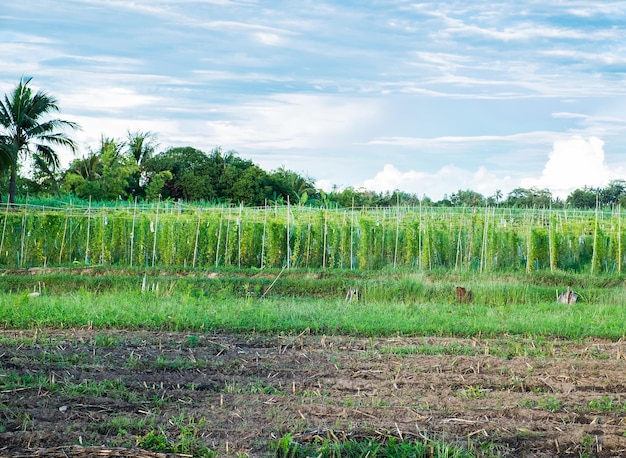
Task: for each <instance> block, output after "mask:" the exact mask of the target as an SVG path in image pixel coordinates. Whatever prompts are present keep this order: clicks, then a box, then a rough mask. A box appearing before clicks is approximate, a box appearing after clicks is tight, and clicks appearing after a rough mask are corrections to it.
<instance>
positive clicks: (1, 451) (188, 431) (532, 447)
mask: <svg viewBox="0 0 626 458" xmlns="http://www.w3.org/2000/svg"><path fill="white" fill-rule="evenodd" d="M625 353H626V344H625V343H624V342H621V341H620V342H607V341H585V342H566V341H560V340H549V341H539V342H537V341H532V340H522V339H520V338H511V339H508V340H506V339H501V340H488V339H478V338H476V339H448V338H355V337H349V336H315V335H299V336H294V335H291V336H279V337H276V336H263V335H224V334H210V335H207V334H197V333H196V334H193V335H188V334H179V333H152V332H130V331H102V330H89V329H87V330H85V329H83V330H76V329H73V330H67V331H54V330H44V331H42V330H38V331H34V330H31V331H11V330H4V331H1V332H0V387H3V389H1V390H0V456H3V457H4V456H12V457H19V456H46V455H47V456H79V454H80V456H87V455H89V456H133V455H132V454H133V453H134V454H135V455H134V456H140V455H138V454H139V453H140V450H141V449H150V448H152V450H153V453H151V454H150V453H148V452H145V454H143V455H141V456H166V455H168V453H166V452H173V451H174V452H178V453H179V454H180V455H183V456H184V455H185V454H186V456H191V455H193V454H194V449H193V447H196V450H197V446H198V444H204V445H206V447H208V448H209V449H211V450H214V451H216V452H218V453H219V455H220V456H224V455H231V456H238V454H239V456H242V455H243V456H245V455H248V456H252V457H257V456H259V457H262V456H272V455H273V452H272V451H271V449H270V445H269V444H270V443H271V442H272V441H276V440H277V439H280V438H281V437H284V436H285V435H286V434H290V435H291V438H292V439H293V440H294V441H297V442H299V443H307V442H311V441H314V440H316V439H329V440H347V439H355V440H366V439H376V440H381V441H384V440H386V439H388V438H391V437H396V438H398V439H402V440H420V441H427V440H444V441H445V442H446V443H450V444H459V445H461V446H465V447H467V446H468V445H469V446H472V447H475V448H480V447H482V449H483V450H486V449H487V448H489V449H490V450H491V451H492V452H496V453H500V454H501V455H502V456H511V457H552V456H601V457H605V456H606V457H608V456H625V455H626V437H625V431H626V378H625V377H624V369H625V366H626V363H625V361H624V354H625ZM18 376H19V377H18ZM16 380H17V381H16ZM33 380H35V382H33ZM155 437H157V438H158V437H161V438H164V437H165V438H167V440H168V441H170V443H171V444H178V445H177V447H178V448H171V449H170V450H164V451H161V452H159V453H156V452H158V449H155V448H154V446H153V447H150V446H148V445H149V444H150V443H151V444H152V445H154V444H155V443H156V442H154V441H153V442H150V440H149V439H155ZM185 440H187V445H185ZM124 450H126V452H124ZM162 450H163V449H162ZM90 453H91V455H90ZM115 453H120V454H119V455H116V454H115ZM274 454H275V452H274Z"/></svg>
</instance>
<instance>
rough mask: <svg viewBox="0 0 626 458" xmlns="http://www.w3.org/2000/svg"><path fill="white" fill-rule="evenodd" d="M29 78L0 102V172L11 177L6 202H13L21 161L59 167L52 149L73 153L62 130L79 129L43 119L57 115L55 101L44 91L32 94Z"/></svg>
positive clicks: (57, 106)
mask: <svg viewBox="0 0 626 458" xmlns="http://www.w3.org/2000/svg"><path fill="white" fill-rule="evenodd" d="M31 79H32V78H27V79H24V78H22V79H21V80H20V82H19V84H18V85H17V87H16V88H15V90H14V91H13V92H12V93H11V94H7V95H5V96H4V101H2V100H0V168H1V170H3V171H5V172H9V173H10V180H9V202H10V203H13V202H14V201H15V182H16V178H17V171H18V167H19V164H20V161H21V160H25V159H27V158H28V157H29V156H32V155H37V156H38V157H39V158H41V160H42V161H43V162H44V163H45V164H46V165H47V166H48V167H49V168H50V170H55V169H56V168H58V166H59V156H58V154H57V152H56V151H55V150H54V149H53V147H55V146H62V147H67V148H70V149H71V150H72V151H76V144H75V143H74V141H73V140H72V139H71V138H70V137H68V136H67V135H66V134H64V133H63V132H62V131H61V129H64V128H71V129H78V125H77V124H76V123H73V122H70V121H64V120H61V119H45V118H46V117H47V115H48V114H50V113H51V112H56V111H59V105H58V103H57V100H56V99H55V98H54V97H51V96H50V95H48V94H46V93H45V92H43V91H38V92H37V93H35V94H33V92H32V91H31V89H30V88H29V87H28V84H29V83H30V81H31Z"/></svg>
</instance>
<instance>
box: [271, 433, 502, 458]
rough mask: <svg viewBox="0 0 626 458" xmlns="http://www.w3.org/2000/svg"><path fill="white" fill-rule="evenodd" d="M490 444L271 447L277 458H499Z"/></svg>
mask: <svg viewBox="0 0 626 458" xmlns="http://www.w3.org/2000/svg"><path fill="white" fill-rule="evenodd" d="M491 448H492V447H491V444H485V447H484V449H481V448H478V447H476V446H472V447H471V449H466V448H462V447H458V446H455V445H453V444H450V443H448V442H446V441H441V440H431V439H427V440H424V441H399V440H397V439H395V438H390V439H389V440H387V441H384V442H381V441H374V440H347V441H339V440H332V439H327V440H321V441H320V440H318V441H316V442H314V443H312V444H299V443H297V442H296V441H294V440H293V438H292V436H291V435H286V436H284V437H282V438H281V439H279V440H277V441H275V442H274V443H273V444H272V449H273V450H274V451H275V452H276V455H275V456H276V457H277V458H305V457H311V456H315V457H319V458H338V457H350V458H366V457H367V458H370V457H372V458H374V457H378V458H409V457H411V458H430V457H438V458H478V457H484V458H487V457H495V456H499V455H498V454H497V453H495V452H493V451H492V450H491Z"/></svg>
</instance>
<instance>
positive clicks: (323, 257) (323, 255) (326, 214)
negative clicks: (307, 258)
mask: <svg viewBox="0 0 626 458" xmlns="http://www.w3.org/2000/svg"><path fill="white" fill-rule="evenodd" d="M327 238H328V210H327V209H325V210H324V244H323V245H324V251H322V268H324V269H325V268H326V241H327Z"/></svg>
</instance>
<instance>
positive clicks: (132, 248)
mask: <svg viewBox="0 0 626 458" xmlns="http://www.w3.org/2000/svg"><path fill="white" fill-rule="evenodd" d="M136 219H137V196H135V205H134V208H133V224H132V226H131V229H130V266H131V267H132V266H133V250H134V248H135V221H136Z"/></svg>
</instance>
